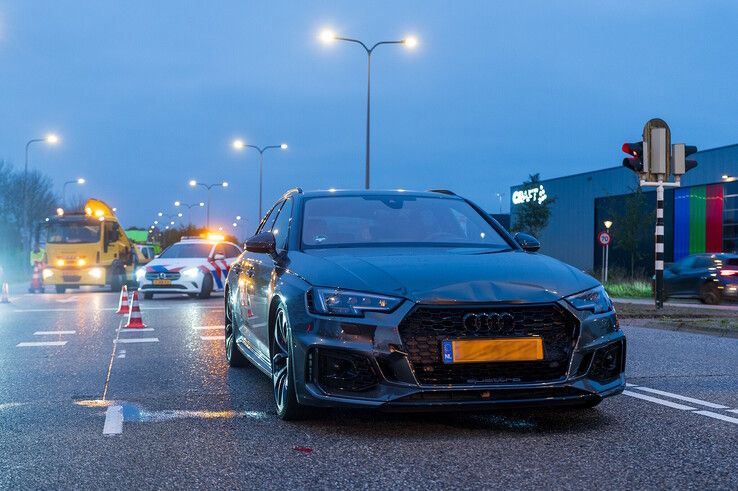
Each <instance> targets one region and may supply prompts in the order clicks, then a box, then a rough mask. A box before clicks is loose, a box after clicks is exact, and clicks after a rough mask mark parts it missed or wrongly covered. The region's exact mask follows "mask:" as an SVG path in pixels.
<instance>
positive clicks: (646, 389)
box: [638, 387, 728, 409]
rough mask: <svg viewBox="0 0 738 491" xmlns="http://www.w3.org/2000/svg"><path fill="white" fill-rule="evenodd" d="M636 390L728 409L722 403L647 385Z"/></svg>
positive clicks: (713, 407)
mask: <svg viewBox="0 0 738 491" xmlns="http://www.w3.org/2000/svg"><path fill="white" fill-rule="evenodd" d="M638 390H641V391H643V392H651V393H652V394H658V395H660V396H665V397H671V398H672V399H678V400H680V401H684V402H691V403H692V404H697V405H698V406H705V407H710V408H712V409H728V406H723V405H722V404H715V403H713V402H707V401H703V400H701V399H694V398H693V397H686V396H680V395H679V394H673V393H671V392H665V391H663V390H656V389H650V388H648V387H638Z"/></svg>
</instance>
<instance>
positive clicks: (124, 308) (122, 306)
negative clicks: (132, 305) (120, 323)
mask: <svg viewBox="0 0 738 491" xmlns="http://www.w3.org/2000/svg"><path fill="white" fill-rule="evenodd" d="M128 312H130V310H129V309H128V287H127V286H126V285H123V288H121V289H120V299H119V300H118V310H117V311H116V312H115V313H116V314H127V313H128Z"/></svg>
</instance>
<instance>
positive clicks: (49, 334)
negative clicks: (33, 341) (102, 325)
mask: <svg viewBox="0 0 738 491" xmlns="http://www.w3.org/2000/svg"><path fill="white" fill-rule="evenodd" d="M54 334H77V331H36V332H34V333H33V335H34V336H51V335H54Z"/></svg>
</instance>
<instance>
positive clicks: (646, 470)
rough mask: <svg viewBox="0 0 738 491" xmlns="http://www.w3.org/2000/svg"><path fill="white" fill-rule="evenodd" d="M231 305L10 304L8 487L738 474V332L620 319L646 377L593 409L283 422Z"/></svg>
mask: <svg viewBox="0 0 738 491" xmlns="http://www.w3.org/2000/svg"><path fill="white" fill-rule="evenodd" d="M222 303H223V299H222V297H221V298H217V297H216V298H213V299H211V300H208V301H195V300H191V299H186V298H176V297H172V298H162V299H158V298H157V299H155V300H151V301H145V302H142V308H143V317H144V322H145V323H146V324H147V326H148V329H147V330H144V331H135V332H126V331H119V326H120V317H119V316H117V315H115V313H114V312H113V310H114V307H115V306H116V304H117V296H116V295H115V294H110V293H93V292H72V293H68V294H65V295H56V294H47V295H19V296H16V297H13V298H12V303H11V304H10V305H0V489H58V488H64V489H67V488H85V489H91V488H116V489H124V488H125V489H130V488H138V489H149V488H167V489H171V488H207V489H209V488H226V489H234V488H267V489H277V488H290V489H292V488H299V489H304V488H403V489H416V488H417V489H421V488H422V489H427V488H431V487H434V488H515V489H517V488H547V489H548V488H572V489H582V488H614V487H617V488H628V489H631V488H665V487H666V488H686V487H690V488H691V487H694V488H707V489H736V488H738V473H736V469H738V339H732V338H719V337H713V336H708V335H700V334H688V333H680V332H671V331H659V330H649V329H639V328H634V327H630V328H629V327H628V326H627V325H626V326H623V329H624V330H625V332H626V334H627V335H628V342H629V345H628V368H627V374H628V381H629V383H631V384H633V385H634V386H632V387H629V388H628V390H627V391H626V395H620V396H617V397H614V398H611V399H608V400H606V401H604V402H603V403H602V404H601V405H600V406H598V407H597V408H595V409H591V410H581V411H571V410H536V411H515V412H504V413H486V414H474V413H457V414H420V415H418V414H384V413H377V412H369V411H360V412H350V411H326V412H325V414H324V415H323V416H322V417H321V418H319V419H317V420H313V421H310V422H301V423H285V422H282V421H281V420H279V419H278V418H277V417H276V416H275V414H274V411H273V409H272V400H271V397H272V396H271V386H270V381H269V379H268V378H267V377H265V376H264V375H262V374H261V373H260V372H258V371H257V370H256V369H253V368H250V369H249V368H247V369H239V370H229V369H228V368H227V365H226V362H225V359H224V352H223V340H222V335H223V332H222V328H221V325H222V318H223V310H222ZM213 326H215V327H213ZM116 340H117V342H116ZM136 341H137V342H136ZM28 343H30V344H28ZM38 343H42V344H40V345H39V344H38ZM47 343H53V344H47Z"/></svg>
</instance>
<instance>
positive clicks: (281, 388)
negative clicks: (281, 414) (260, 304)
mask: <svg viewBox="0 0 738 491" xmlns="http://www.w3.org/2000/svg"><path fill="white" fill-rule="evenodd" d="M288 328H289V322H288V320H287V315H286V314H285V311H284V310H283V309H282V308H279V309H278V310H277V315H276V317H275V320H274V336H273V337H272V384H273V385H274V401H275V402H276V404H277V408H278V409H279V410H282V409H283V408H284V406H285V403H286V401H287V397H288V390H289V372H290V370H289V368H290V355H289V345H288V342H287V340H288V339H289V338H288V334H287V331H288Z"/></svg>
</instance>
